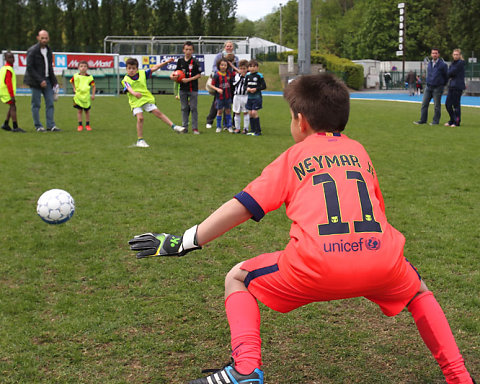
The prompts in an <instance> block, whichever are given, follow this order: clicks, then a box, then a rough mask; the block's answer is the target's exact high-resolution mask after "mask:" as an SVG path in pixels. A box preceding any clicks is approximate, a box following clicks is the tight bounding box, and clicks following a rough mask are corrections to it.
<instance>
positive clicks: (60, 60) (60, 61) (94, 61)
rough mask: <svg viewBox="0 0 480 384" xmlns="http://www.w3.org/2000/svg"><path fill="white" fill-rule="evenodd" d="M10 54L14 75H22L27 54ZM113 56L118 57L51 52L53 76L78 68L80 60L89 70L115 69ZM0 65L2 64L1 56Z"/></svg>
mask: <svg viewBox="0 0 480 384" xmlns="http://www.w3.org/2000/svg"><path fill="white" fill-rule="evenodd" d="M12 53H13V54H14V56H15V64H14V65H13V69H14V70H15V73H16V74H17V75H24V74H25V71H26V69H27V52H25V51H23V52H18V51H13V52H12ZM115 56H118V55H108V54H96V53H64V52H53V71H54V72H55V75H61V74H62V71H63V70H64V69H76V68H78V63H79V62H80V61H81V60H85V61H87V63H88V67H89V68H91V69H94V68H95V69H98V68H100V69H107V68H115ZM1 64H2V65H3V64H4V63H3V55H2V59H1Z"/></svg>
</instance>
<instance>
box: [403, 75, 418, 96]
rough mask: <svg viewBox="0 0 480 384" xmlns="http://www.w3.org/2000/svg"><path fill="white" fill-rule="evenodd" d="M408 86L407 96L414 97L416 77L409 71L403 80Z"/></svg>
mask: <svg viewBox="0 0 480 384" xmlns="http://www.w3.org/2000/svg"><path fill="white" fill-rule="evenodd" d="M405 80H406V81H407V84H408V94H409V95H410V96H413V95H415V86H416V77H415V72H413V71H410V72H408V75H407V78H406V79H405Z"/></svg>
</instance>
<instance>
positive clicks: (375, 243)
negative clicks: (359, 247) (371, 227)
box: [365, 237, 381, 251]
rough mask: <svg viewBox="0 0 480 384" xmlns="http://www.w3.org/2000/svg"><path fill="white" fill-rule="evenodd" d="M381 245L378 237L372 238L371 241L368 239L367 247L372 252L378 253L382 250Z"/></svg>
mask: <svg viewBox="0 0 480 384" xmlns="http://www.w3.org/2000/svg"><path fill="white" fill-rule="evenodd" d="M380 244H381V242H380V240H378V239H377V238H376V237H370V238H369V239H367V241H366V243H365V246H366V247H367V249H369V250H370V251H378V250H379V249H380Z"/></svg>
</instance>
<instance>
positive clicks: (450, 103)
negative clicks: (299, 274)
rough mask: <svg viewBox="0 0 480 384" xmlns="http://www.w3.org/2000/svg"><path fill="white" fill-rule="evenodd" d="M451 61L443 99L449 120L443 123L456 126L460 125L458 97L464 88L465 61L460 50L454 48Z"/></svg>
mask: <svg viewBox="0 0 480 384" xmlns="http://www.w3.org/2000/svg"><path fill="white" fill-rule="evenodd" d="M452 56H453V62H452V64H450V68H448V78H449V79H450V83H449V84H448V94H447V100H446V101H445V108H446V109H447V112H448V114H449V115H450V120H449V121H448V123H445V125H446V126H450V127H458V126H460V98H461V97H462V93H463V90H464V89H465V61H464V60H463V56H462V51H461V50H460V49H458V48H457V49H454V50H453V53H452Z"/></svg>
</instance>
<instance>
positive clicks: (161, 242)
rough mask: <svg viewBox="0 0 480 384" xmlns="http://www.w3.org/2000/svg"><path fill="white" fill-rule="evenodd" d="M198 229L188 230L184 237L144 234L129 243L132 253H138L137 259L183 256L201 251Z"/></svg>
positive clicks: (166, 234) (194, 227) (167, 234)
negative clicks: (198, 242) (197, 250)
mask: <svg viewBox="0 0 480 384" xmlns="http://www.w3.org/2000/svg"><path fill="white" fill-rule="evenodd" d="M197 227H198V225H195V226H193V227H192V228H190V229H187V230H186V231H185V233H184V234H183V236H180V237H179V236H174V235H170V234H169V233H143V234H141V235H138V236H135V237H134V238H133V239H132V240H130V241H129V242H128V244H130V249H131V250H132V251H140V252H138V253H137V259H143V258H144V257H155V256H183V255H186V254H187V253H188V252H191V251H194V250H195V249H201V248H202V247H200V246H199V245H198V244H197Z"/></svg>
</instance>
